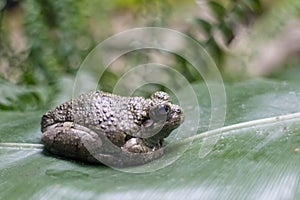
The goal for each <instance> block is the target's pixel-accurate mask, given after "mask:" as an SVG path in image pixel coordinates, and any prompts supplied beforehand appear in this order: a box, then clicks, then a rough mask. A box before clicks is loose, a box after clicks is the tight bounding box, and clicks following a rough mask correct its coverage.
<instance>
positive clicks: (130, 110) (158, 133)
mask: <svg viewBox="0 0 300 200" xmlns="http://www.w3.org/2000/svg"><path fill="white" fill-rule="evenodd" d="M182 121H183V111H182V109H181V108H180V107H179V106H177V105H175V104H172V103H171V100H170V97H169V95H168V94H167V93H165V92H156V93H154V94H153V95H152V96H151V98H149V99H145V98H144V97H123V96H119V95H115V94H110V93H106V92H102V91H95V92H90V93H87V94H83V95H80V96H79V97H77V98H76V99H73V100H70V101H68V102H65V103H63V104H61V105H60V106H58V107H56V108H55V109H54V110H50V111H48V112H47V113H45V114H44V116H43V117H42V121H41V125H42V132H43V138H42V142H43V143H44V144H45V148H46V149H47V150H48V151H50V152H52V153H55V154H59V155H64V156H67V157H73V158H79V159H81V160H86V159H85V158H84V157H91V156H90V155H87V154H88V153H87V151H88V150H89V149H87V150H86V149H85V147H84V146H85V145H86V144H83V138H84V141H86V138H90V139H88V140H87V141H88V143H89V145H90V144H92V143H93V142H94V139H95V137H99V138H100V143H101V144H100V143H99V144H98V146H101V153H103V152H106V150H107V149H106V150H105V149H104V148H109V147H107V146H106V147H105V145H103V142H104V141H103V140H106V138H107V139H108V141H110V142H111V143H113V144H114V145H115V146H117V147H119V148H120V149H122V151H126V152H132V153H148V152H153V151H156V150H158V149H159V148H160V147H161V146H162V142H163V138H165V137H167V136H168V135H169V134H170V132H171V131H172V130H173V129H175V128H177V127H178V126H179V124H180V123H181V122H182ZM91 135H92V137H91ZM93 146H95V143H93ZM96 146H97V145H96ZM99 148H100V147H99Z"/></svg>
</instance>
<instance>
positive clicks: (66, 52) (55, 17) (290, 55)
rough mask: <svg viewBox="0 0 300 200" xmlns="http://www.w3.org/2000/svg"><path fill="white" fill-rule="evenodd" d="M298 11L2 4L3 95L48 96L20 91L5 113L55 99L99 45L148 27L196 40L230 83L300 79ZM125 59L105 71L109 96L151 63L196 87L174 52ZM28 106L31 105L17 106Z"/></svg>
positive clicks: (127, 2) (127, 0)
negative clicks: (9, 91)
mask: <svg viewBox="0 0 300 200" xmlns="http://www.w3.org/2000/svg"><path fill="white" fill-rule="evenodd" d="M299 7H300V6H299V3H298V2H297V1H296V0H293V1H292V0H286V1H279V0H272V1H271V0H241V1H234V0H231V1H230V0H220V1H204V0H198V1H190V0H189V1H184V2H183V1H180V0H166V1H162V0H152V1H146V0H114V1H110V0H101V1H99V0H81V1H75V0H61V1H51V0H1V1H0V9H1V15H0V23H1V24H0V26H1V29H0V81H1V82H2V85H3V86H2V91H3V90H4V89H3V87H4V85H5V84H13V85H14V86H21V87H27V86H28V87H38V88H42V87H43V88H44V90H45V91H47V96H46V97H42V96H41V93H37V92H36V88H35V89H33V91H30V92H28V91H26V92H25V90H24V89H21V91H24V92H23V93H22V92H20V93H21V94H18V95H17V96H18V97H17V98H10V97H9V96H8V97H4V99H5V100H4V101H1V103H0V105H1V107H0V109H1V108H2V109H6V110H9V109H27V108H32V107H34V108H36V107H37V105H38V106H46V107H48V106H49V105H48V104H49V102H51V97H53V94H56V93H57V91H60V92H61V89H62V88H61V82H60V81H59V80H61V79H62V78H63V77H70V76H71V77H74V76H75V75H76V72H77V70H78V68H79V66H80V64H81V62H82V61H83V59H84V58H85V57H86V56H87V55H88V53H89V52H90V51H91V50H92V49H93V48H94V47H95V46H96V45H97V44H99V43H100V42H101V41H103V40H105V39H106V38H108V37H110V36H112V35H114V34H116V33H119V32H121V31H125V30H128V29H131V28H136V27H145V26H156V27H165V28H171V29H174V30H177V31H180V32H183V33H185V34H187V35H189V36H190V37H192V38H194V39H195V40H196V41H198V42H199V43H200V44H202V45H203V47H204V48H205V49H206V50H207V51H208V52H209V54H210V55H211V56H212V58H213V60H214V62H215V63H216V64H217V66H218V68H219V70H220V72H221V73H222V76H223V79H224V80H225V81H230V82H231V81H237V80H238V81H240V80H245V79H248V78H249V77H253V76H263V77H271V78H277V79H285V78H287V77H288V79H291V78H292V79H298V75H297V73H295V72H298V71H299V70H298V68H299V62H300V60H299V51H300V45H299V41H300V36H299V35H300V34H299V32H300V31H299V29H300V28H299V27H300V26H299V24H300V18H299V15H300V11H299ZM183 51H184V50H183ZM124 57H125V58H123V59H120V60H119V61H118V62H115V63H113V64H112V66H110V67H109V68H108V69H107V70H106V72H105V74H104V76H102V78H101V80H100V82H99V84H100V85H101V89H103V90H105V91H112V88H113V87H114V84H115V83H116V81H117V80H118V79H119V77H120V76H122V74H124V73H125V72H126V71H128V69H130V67H132V66H136V65H137V64H140V63H143V62H147V61H148V62H149V61H157V62H159V63H163V64H167V65H168V66H171V67H174V68H175V69H176V70H178V71H179V72H180V73H181V74H183V75H184V76H185V77H186V78H187V79H188V80H189V81H190V82H191V83H193V82H197V81H201V77H200V76H199V75H198V74H197V73H195V71H194V69H193V68H192V67H191V66H190V64H189V63H188V62H187V61H186V60H184V59H182V58H181V57H179V56H176V55H172V54H168V53H165V52H159V51H155V50H142V51H136V52H132V53H131V54H130V55H128V56H127V55H126V56H124ZM92 74H93V72H92V71H91V74H90V75H91V76H93V75H92ZM96 78H98V77H96ZM10 87H11V86H10ZM28 87H27V88H28ZM70 87H71V86H70ZM156 87H158V88H156V89H164V88H159V86H156ZM2 93H3V92H2ZM42 94H45V92H42ZM43 98H44V99H43ZM24 101H25V102H29V104H32V105H34V106H32V105H29V106H27V108H26V106H24V103H23V104H20V105H18V104H19V103H20V102H24ZM47 105H48V106H47Z"/></svg>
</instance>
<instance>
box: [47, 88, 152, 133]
mask: <svg viewBox="0 0 300 200" xmlns="http://www.w3.org/2000/svg"><path fill="white" fill-rule="evenodd" d="M148 104H149V103H148V101H147V100H146V99H144V98H143V97H123V96H119V95H115V94H110V93H106V92H102V91H94V92H90V93H87V94H83V95H80V96H79V97H77V98H75V99H73V100H70V101H68V102H65V103H63V104H61V105H59V106H58V107H56V108H55V109H53V110H50V111H48V112H47V113H45V114H44V116H43V117H42V122H41V124H42V131H43V132H44V130H46V128H47V127H48V126H51V125H53V124H56V123H60V122H67V121H68V122H75V123H77V124H80V125H83V126H86V127H89V128H92V129H94V130H102V131H104V132H114V131H116V132H119V131H124V132H129V131H130V132H131V131H135V130H136V129H137V128H138V125H139V123H140V121H141V120H142V118H144V117H145V116H146V115H147V112H146V110H147V109H148V107H149V105H148Z"/></svg>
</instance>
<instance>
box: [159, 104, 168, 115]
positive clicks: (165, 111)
mask: <svg viewBox="0 0 300 200" xmlns="http://www.w3.org/2000/svg"><path fill="white" fill-rule="evenodd" d="M157 112H158V114H159V115H166V114H168V113H169V112H170V106H168V105H160V106H159V107H158V110H157Z"/></svg>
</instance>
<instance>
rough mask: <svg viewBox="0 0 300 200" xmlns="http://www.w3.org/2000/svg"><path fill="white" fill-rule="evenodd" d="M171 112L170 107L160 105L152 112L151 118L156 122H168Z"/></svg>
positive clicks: (150, 113)
mask: <svg viewBox="0 0 300 200" xmlns="http://www.w3.org/2000/svg"><path fill="white" fill-rule="evenodd" d="M170 110H171V108H170V106H169V105H163V104H162V105H158V106H156V107H154V108H153V109H151V110H150V112H149V116H150V118H151V119H153V120H154V121H166V120H167V118H168V114H169V112H170Z"/></svg>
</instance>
